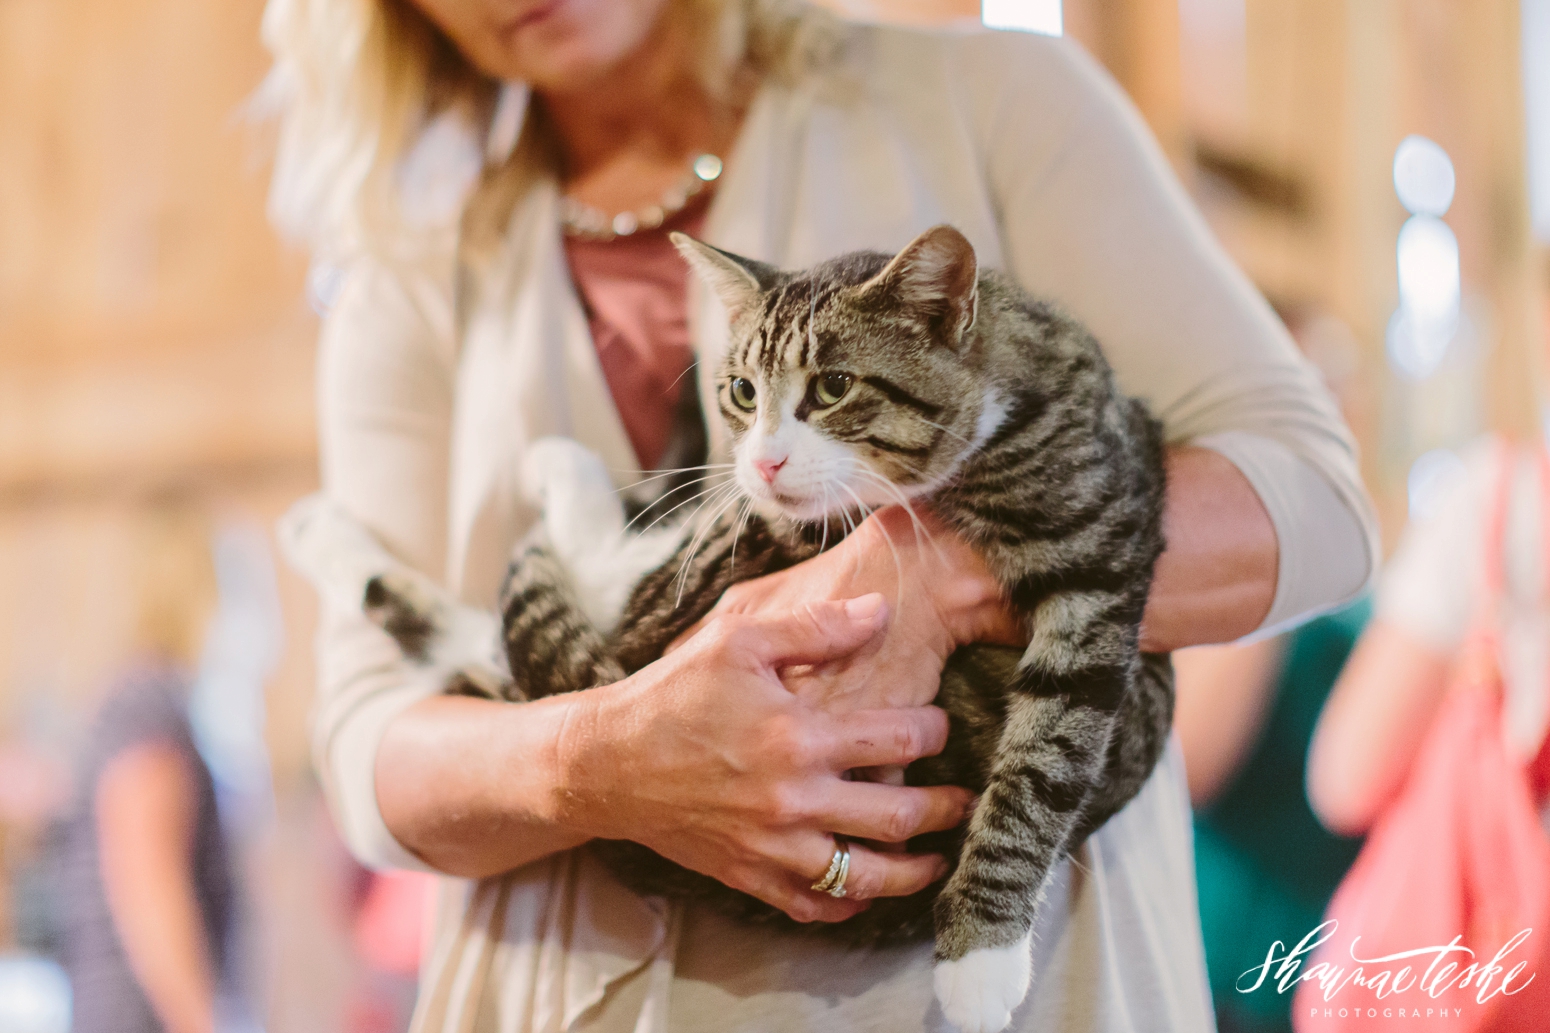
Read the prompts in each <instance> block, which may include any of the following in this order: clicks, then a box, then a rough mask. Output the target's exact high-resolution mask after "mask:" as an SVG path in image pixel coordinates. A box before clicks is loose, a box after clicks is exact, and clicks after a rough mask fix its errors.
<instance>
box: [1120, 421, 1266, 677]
mask: <svg viewBox="0 0 1550 1033" xmlns="http://www.w3.org/2000/svg"><path fill="white" fill-rule="evenodd" d="M1167 464H1168V499H1167V508H1166V511H1165V513H1164V516H1163V529H1164V533H1165V535H1166V537H1167V540H1168V546H1167V549H1166V551H1164V552H1163V554H1162V558H1161V559H1159V560H1158V561H1157V572H1156V575H1155V577H1154V578H1153V581H1152V594H1151V597H1150V598H1149V599H1148V600H1147V604H1146V615H1145V617H1144V618H1143V625H1142V645H1143V647H1144V648H1145V649H1147V650H1149V651H1154V652H1168V651H1171V650H1174V649H1183V648H1184V647H1185V646H1197V645H1204V644H1206V643H1212V642H1230V641H1232V640H1233V639H1235V638H1240V637H1242V636H1244V635H1247V634H1248V633H1249V632H1251V631H1253V630H1255V629H1256V628H1258V627H1259V626H1260V625H1261V624H1262V623H1263V622H1264V620H1265V615H1266V614H1268V613H1269V612H1270V605H1271V603H1272V602H1273V601H1274V600H1275V594H1276V576H1277V570H1278V564H1279V561H1280V549H1279V545H1278V543H1277V541H1276V530H1275V525H1274V524H1272V523H1271V522H1270V514H1269V513H1268V512H1266V510H1265V506H1264V503H1262V502H1260V500H1259V496H1258V495H1257V494H1256V493H1255V491H1254V487H1253V486H1252V485H1251V484H1250V483H1249V481H1248V478H1246V477H1244V476H1243V474H1242V472H1241V471H1239V469H1238V468H1237V467H1236V466H1234V465H1233V464H1232V462H1231V461H1230V460H1228V459H1227V458H1226V457H1225V456H1222V455H1221V454H1219V453H1217V452H1212V451H1210V450H1209V449H1204V448H1189V447H1185V448H1175V449H1170V450H1169V452H1168V458H1167Z"/></svg>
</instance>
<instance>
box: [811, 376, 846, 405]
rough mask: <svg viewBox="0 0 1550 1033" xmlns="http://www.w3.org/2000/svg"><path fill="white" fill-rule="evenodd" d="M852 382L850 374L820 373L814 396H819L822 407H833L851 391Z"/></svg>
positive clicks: (814, 387)
mask: <svg viewBox="0 0 1550 1033" xmlns="http://www.w3.org/2000/svg"><path fill="white" fill-rule="evenodd" d="M850 381H851V376H850V374H849V373H820V374H818V381H817V383H815V384H814V385H813V394H814V395H815V396H817V398H818V402H819V404H820V405H833V404H834V403H835V402H837V401H839V400H840V399H841V398H844V397H845V392H846V391H849V390H850Z"/></svg>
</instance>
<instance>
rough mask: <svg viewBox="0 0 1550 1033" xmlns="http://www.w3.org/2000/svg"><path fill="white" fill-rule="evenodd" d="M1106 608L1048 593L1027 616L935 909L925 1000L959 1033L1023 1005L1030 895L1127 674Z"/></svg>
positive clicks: (1073, 822)
mask: <svg viewBox="0 0 1550 1033" xmlns="http://www.w3.org/2000/svg"><path fill="white" fill-rule="evenodd" d="M1118 602H1120V601H1119V600H1116V599H1115V598H1113V597H1111V596H1109V595H1108V594H1107V593H1096V592H1094V593H1073V592H1066V593H1057V594H1056V595H1054V596H1052V597H1050V598H1049V599H1046V600H1045V601H1044V602H1043V603H1041V604H1040V606H1039V607H1038V609H1037V610H1035V612H1034V615H1033V625H1034V635H1033V641H1032V644H1031V645H1030V646H1029V648H1028V651H1027V652H1026V653H1025V654H1024V658H1023V662H1022V664H1021V665H1020V666H1019V668H1018V671H1017V673H1016V675H1015V676H1014V681H1013V684H1012V686H1011V687H1010V690H1009V692H1008V707H1007V716H1006V725H1005V727H1004V728H1003V729H1002V733H1001V738H1000V742H999V743H998V746H997V750H996V756H995V761H994V763H993V765H992V767H991V771H990V778H989V780H988V783H987V785H986V788H985V792H984V793H983V794H982V795H981V797H980V802H979V805H978V806H977V807H976V808H975V811H974V816H973V817H972V818H971V819H970V822H969V828H968V831H967V833H966V835H965V837H964V845H963V852H962V855H961V857H960V859H959V864H958V868H957V869H956V870H955V871H954V872H953V874H952V877H951V878H950V879H949V880H948V882H947V885H946V887H945V888H944V889H943V891H942V894H941V896H940V897H938V899H937V903H936V957H937V968H936V972H935V984H936V993H937V999H938V1000H939V1001H940V1003H941V1005H942V1010H943V1012H944V1014H946V1016H947V1018H948V1019H949V1020H950V1021H952V1022H953V1023H954V1024H955V1025H957V1026H958V1027H959V1028H960V1029H961V1030H964V1031H965V1033H995V1031H997V1030H1000V1029H1003V1028H1004V1027H1005V1026H1006V1024H1007V1023H1008V1022H1010V1021H1011V1015H1012V1011H1013V1009H1015V1008H1016V1007H1017V1005H1018V1004H1019V1003H1020V1002H1021V1001H1022V999H1023V997H1024V996H1025V995H1026V993H1027V990H1028V984H1029V980H1030V979H1031V975H1032V971H1031V958H1030V946H1031V945H1030V940H1029V938H1030V933H1031V929H1032V926H1033V919H1034V913H1035V910H1036V907H1037V903H1038V900H1039V897H1040V894H1041V893H1042V891H1043V887H1044V884H1045V881H1046V880H1047V879H1048V877H1049V874H1050V872H1051V871H1052V870H1053V869H1054V867H1055V865H1056V864H1057V863H1059V862H1060V861H1061V860H1062V859H1063V858H1064V857H1065V856H1066V854H1067V852H1068V851H1069V849H1070V844H1071V842H1072V838H1073V835H1074V833H1075V832H1076V830H1077V828H1078V826H1079V824H1080V822H1081V820H1082V815H1083V813H1084V810H1085V808H1086V806H1087V804H1088V802H1089V799H1090V797H1091V796H1092V794H1093V791H1094V789H1095V788H1096V787H1097V786H1098V784H1099V783H1100V782H1101V780H1102V779H1103V777H1104V772H1105V769H1106V766H1107V757H1108V751H1109V743H1110V741H1111V738H1112V736H1113V733H1114V725H1115V714H1116V711H1117V710H1118V708H1119V706H1120V703H1121V701H1122V700H1123V699H1124V697H1125V694H1126V693H1127V692H1128V691H1129V687H1130V684H1131V681H1132V679H1133V677H1134V671H1135V664H1136V654H1135V649H1134V645H1133V643H1134V631H1133V629H1130V630H1128V631H1127V629H1126V628H1125V626H1123V625H1121V624H1118V623H1115V622H1113V621H1111V620H1108V619H1106V617H1107V615H1108V614H1109V613H1110V612H1111V608H1112V607H1114V606H1115V605H1116V603H1118ZM1127 640H1128V643H1127Z"/></svg>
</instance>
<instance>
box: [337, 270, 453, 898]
mask: <svg viewBox="0 0 1550 1033" xmlns="http://www.w3.org/2000/svg"><path fill="white" fill-rule="evenodd" d="M447 293H450V288H449V289H448V292H447ZM451 332H452V331H451V312H450V305H449V303H447V302H446V300H445V296H444V294H443V293H442V292H439V291H437V290H436V289H434V285H433V284H431V283H430V282H429V280H428V278H420V279H417V278H416V274H414V273H412V272H410V271H407V270H396V269H389V268H387V267H386V266H385V265H383V264H379V263H377V262H374V261H371V260H367V259H362V260H361V261H359V262H358V263H357V264H356V265H355V266H354V267H352V269H351V271H350V273H349V274H348V276H347V277H346V279H345V281H344V284H343V286H342V288H341V290H340V292H339V295H338V297H337V299H336V300H335V301H334V304H333V307H332V308H331V309H330V311H329V313H328V315H327V317H326V319H325V320H324V323H323V333H322V338H321V341H320V345H319V351H320V355H319V361H318V397H319V410H320V411H319V417H318V437H319V451H320V456H321V460H322V474H323V490H324V492H325V493H326V494H327V495H328V496H329V498H330V500H331V501H332V502H334V503H335V504H337V505H338V506H339V507H340V508H342V509H343V510H344V511H345V512H346V513H348V514H349V515H351V516H352V517H354V518H355V519H356V520H358V521H359V522H360V523H361V524H362V525H364V526H365V527H366V528H368V529H369V530H370V531H371V532H372V533H373V534H374V535H375V536H376V538H377V539H378V540H379V541H380V542H381V543H382V545H383V546H384V547H385V548H387V549H388V550H389V551H391V552H392V553H393V554H394V555H395V556H397V557H398V558H400V559H401V560H403V561H404V562H405V563H407V564H409V565H411V566H413V567H415V568H416V569H418V570H420V571H422V572H424V573H425V574H427V575H429V576H430V577H433V578H440V577H441V574H442V567H443V564H444V563H445V556H446V514H447V512H448V508H449V506H448V465H447V464H448V456H449V454H450V451H451V423H452V394H453V391H452V376H453V373H452V367H451V359H450V357H449V356H450V354H451V344H450V334H451ZM320 620H321V624H322V631H321V634H320V635H319V637H318V691H317V701H316V703H315V705H314V709H313V714H312V734H313V762H314V765H315V767H316V769H317V771H318V775H319V777H320V780H321V782H322V785H323V789H324V792H325V794H326V795H327V798H328V802H329V808H330V810H331V811H332V813H333V817H334V821H335V823H336V824H337V826H338V827H339V830H340V832H341V834H342V835H343V837H344V840H345V842H346V843H347V844H348V845H349V847H350V850H351V852H352V853H354V854H355V856H356V857H358V858H359V859H360V860H361V861H362V862H364V863H365V864H368V865H371V866H373V867H379V868H414V869H425V867H426V866H425V864H424V863H423V862H422V861H420V860H419V859H417V858H416V857H414V855H413V854H411V853H410V852H409V851H407V850H405V849H403V847H402V845H401V844H400V843H399V842H398V841H397V840H396V839H395V838H394V837H393V834H392V833H391V832H390V831H389V830H388V828H387V826H386V825H384V824H383V821H382V816H381V813H380V811H379V808H378V803H379V801H378V789H377V785H376V780H375V777H374V770H375V764H376V756H377V745H378V742H379V741H380V740H381V738H382V736H383V734H384V730H385V729H386V728H387V727H388V725H389V724H391V723H392V722H393V721H394V720H395V719H396V718H397V717H398V716H399V715H400V714H401V713H403V712H404V711H405V710H406V709H407V708H409V707H412V706H414V705H415V704H416V703H418V702H419V701H421V700H423V699H424V698H425V697H427V696H430V695H432V694H434V693H435V692H436V691H437V688H438V686H436V685H434V684H431V683H430V682H428V681H427V679H425V678H424V677H423V676H421V674H420V672H418V671H417V670H416V669H415V668H414V667H413V665H411V664H409V663H407V662H405V661H404V659H403V656H402V654H401V653H400V652H399V649H398V647H397V645H396V644H395V643H394V642H393V640H392V639H391V638H389V637H388V636H387V635H385V634H384V633H383V632H382V630H381V629H380V628H378V627H377V626H376V625H374V624H372V623H371V622H370V621H368V620H367V619H366V618H365V616H364V615H363V614H362V613H361V612H360V611H359V609H358V608H353V607H352V608H349V609H347V610H336V609H334V608H331V607H328V606H325V607H324V608H323V611H322V613H321V615H320Z"/></svg>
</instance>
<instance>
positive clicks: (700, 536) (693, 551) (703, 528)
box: [673, 485, 738, 610]
mask: <svg viewBox="0 0 1550 1033" xmlns="http://www.w3.org/2000/svg"><path fill="white" fill-rule="evenodd" d="M733 488H734V493H733V495H732V497H731V498H729V499H727V500H726V501H725V502H723V503H722V504H721V508H720V509H718V510H716V512H715V513H713V514H711V517H710V519H709V520H706V521H705V522H704V523H702V524H701V525H700V527H699V529H698V530H697V531H696V532H695V533H694V538H693V539H691V540H690V542H689V551H688V554H687V555H685V556H684V561H683V562H682V563H681V564H679V565H678V573H677V574H676V575H674V579H675V580H676V581H677V582H678V595H677V596H676V597H675V598H674V600H673V609H675V610H676V609H677V608H678V606H679V604H680V603H682V602H683V598H684V589H685V588H686V587H688V584H689V567H690V565H691V564H692V563H693V562H694V557H695V556H696V555H698V554H699V551H700V548H701V547H702V546H703V545H704V544H705V539H706V538H707V537H708V536H709V534H710V531H711V529H712V528H713V527H715V526H716V523H717V521H719V520H720V519H721V514H723V513H725V512H726V511H727V510H728V509H729V508H731V507H732V506H734V505H736V504H737V502H738V496H737V494H736V492H735V488H736V485H733ZM701 508H702V509H703V508H704V507H703V506H702V507H701Z"/></svg>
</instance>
